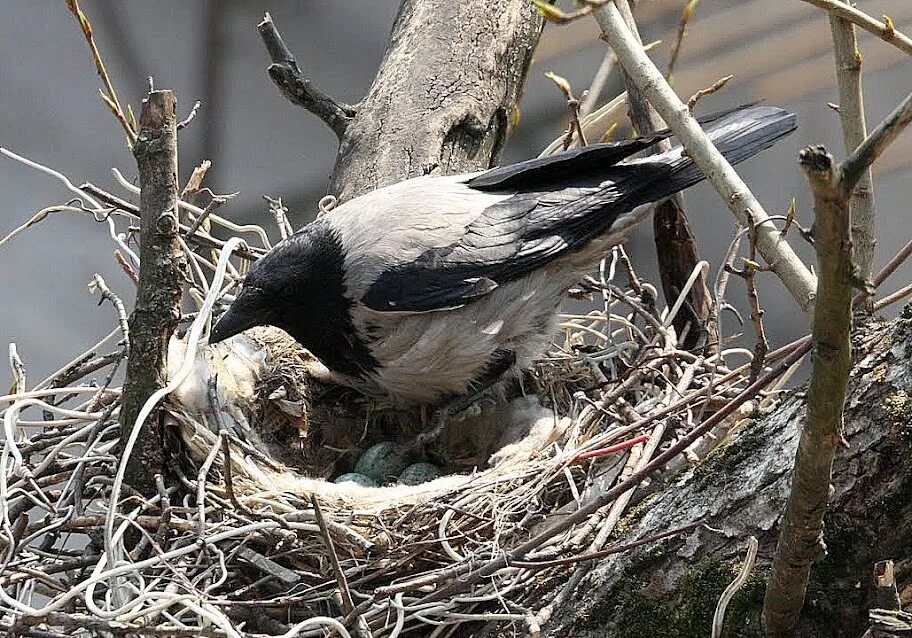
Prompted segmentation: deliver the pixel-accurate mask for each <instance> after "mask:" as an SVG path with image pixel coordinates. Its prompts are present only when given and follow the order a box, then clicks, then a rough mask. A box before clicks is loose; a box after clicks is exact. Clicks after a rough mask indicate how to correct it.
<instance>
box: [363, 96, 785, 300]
mask: <svg viewBox="0 0 912 638" xmlns="http://www.w3.org/2000/svg"><path fill="white" fill-rule="evenodd" d="M707 119H708V120H709V122H710V124H709V126H707V132H708V133H709V134H710V136H711V137H712V138H713V141H714V143H715V145H716V147H717V148H718V149H719V150H720V151H721V152H722V154H723V155H725V157H726V158H727V159H728V160H729V162H731V163H733V164H734V163H738V162H741V161H743V160H745V159H747V158H749V157H751V156H753V155H755V154H756V153H758V152H760V151H762V150H764V149H766V148H769V147H770V146H772V145H773V143H774V142H775V141H776V140H778V139H780V138H781V137H783V136H785V135H787V134H789V133H791V132H792V131H794V130H795V128H796V123H795V116H794V114H792V113H788V112H787V111H784V110H782V109H778V108H775V107H767V106H753V107H747V108H742V109H739V110H735V111H733V112H728V113H726V114H723V115H721V116H713V117H711V118H707ZM662 135H664V133H662V134H658V136H659V137H660V138H661V136H662ZM650 139H652V138H650ZM633 142H635V140H634V141H633ZM643 143H644V144H646V141H644V142H643ZM654 143H655V140H654V139H652V141H649V143H648V144H646V146H649V145H651V144H654ZM637 146H638V145H637V144H634V143H632V142H628V143H620V144H615V145H610V146H608V147H604V146H602V145H596V146H589V147H585V148H582V149H578V150H577V151H574V152H572V153H570V154H559V155H556V156H552V157H551V158H543V159H547V160H551V161H549V162H543V161H542V160H531V161H530V162H522V163H520V164H519V165H515V166H512V167H509V166H508V167H504V168H501V169H493V170H492V171H488V172H486V173H483V174H482V175H480V176H478V177H475V178H472V179H470V180H468V181H467V185H468V186H470V187H471V188H473V189H474V188H476V184H480V187H479V188H478V190H486V191H491V190H497V191H501V190H506V191H512V192H514V194H513V195H512V196H511V197H509V198H508V199H505V200H504V201H501V202H500V203H498V204H495V205H493V206H490V207H488V208H487V209H485V210H484V212H483V213H482V214H481V215H480V216H479V217H478V218H477V219H476V220H475V221H474V222H473V223H472V224H470V225H469V226H468V227H467V228H466V230H465V232H464V233H463V235H462V237H460V238H459V240H458V241H455V242H453V243H452V244H450V245H448V246H445V247H443V248H434V249H430V250H427V251H425V252H424V253H422V254H421V255H420V256H419V257H418V258H416V259H415V260H414V261H411V262H409V263H406V264H403V265H401V266H397V267H395V268H391V269H389V270H386V271H384V272H383V273H381V274H380V276H379V277H378V278H377V279H376V281H374V282H373V284H372V285H371V286H370V288H369V289H368V290H367V292H366V294H365V295H364V297H363V299H362V302H363V303H364V304H365V305H367V306H368V307H369V308H372V309H374V310H380V311H400V312H402V311H405V312H426V311H432V310H441V309H445V308H453V307H458V306H462V305H465V304H467V303H470V302H471V301H473V300H475V299H478V298H479V297H482V296H484V295H486V294H488V293H490V292H491V291H492V290H494V289H496V288H497V286H499V285H501V284H503V283H506V282H509V281H512V280H515V279H518V278H520V277H522V276H523V275H525V274H527V273H529V272H531V271H532V270H535V269H537V268H540V267H542V266H544V265H545V264H547V263H549V262H550V261H552V260H553V259H555V258H557V257H559V256H561V255H563V254H566V253H567V252H569V251H573V250H576V249H578V248H580V247H582V246H583V245H585V244H586V243H587V242H589V241H591V240H592V239H594V238H595V237H598V236H599V235H602V234H605V233H607V232H609V231H610V230H611V227H612V225H613V224H614V223H615V221H617V219H618V217H620V216H621V215H623V214H625V213H627V212H630V211H631V210H633V209H634V208H636V207H637V206H640V205H642V204H648V203H651V202H655V201H659V200H662V199H664V198H667V197H670V196H671V195H673V194H675V193H677V192H678V191H681V190H684V189H685V188H688V187H689V186H692V185H693V184H696V183H697V182H699V181H701V180H702V179H703V174H702V173H701V172H700V171H699V169H697V167H696V166H695V165H694V164H693V162H692V160H690V158H689V157H687V156H685V155H683V154H680V153H670V154H662V155H657V156H655V160H654V161H648V159H647V160H639V161H637V162H635V163H631V164H615V165H609V166H605V165H603V164H595V163H594V162H593V161H592V158H595V157H599V158H602V159H603V160H605V159H606V158H612V157H618V156H619V155H621V154H622V153H626V155H623V156H622V157H621V159H623V157H627V156H629V155H630V154H632V153H635V152H636V151H637V150H639V149H638V148H637ZM563 155H569V157H568V159H567V161H568V162H569V163H570V164H571V165H572V166H573V167H574V169H575V170H567V169H566V167H564V166H562V165H561V162H560V158H561V157H562V156H563ZM614 161H618V160H614ZM586 167H589V168H588V169H587V168H586ZM490 173H495V175H494V176H492V177H489V178H488V179H483V178H486V177H488V176H489V174H490ZM555 175H556V176H557V177H554V176H555ZM476 180H482V181H481V182H477V181H476Z"/></svg>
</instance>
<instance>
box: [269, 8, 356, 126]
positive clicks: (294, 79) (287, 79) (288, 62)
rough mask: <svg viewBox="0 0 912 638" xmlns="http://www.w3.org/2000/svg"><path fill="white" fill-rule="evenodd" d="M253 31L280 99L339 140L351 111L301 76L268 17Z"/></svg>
mask: <svg viewBox="0 0 912 638" xmlns="http://www.w3.org/2000/svg"><path fill="white" fill-rule="evenodd" d="M257 31H259V32H260V37H261V38H262V39H263V44H264V45H266V50H267V51H268V52H269V57H270V59H271V60H272V64H270V65H269V68H268V72H269V77H270V78H272V81H273V82H274V83H275V85H276V86H277V87H279V90H280V91H281V92H282V95H284V96H285V97H286V98H288V99H289V100H290V101H291V102H292V104H297V105H298V106H302V107H304V108H305V109H307V110H308V111H310V112H311V113H313V114H314V115H316V116H317V117H319V118H320V119H321V120H323V122H324V123H326V125H327V126H328V127H329V128H331V129H332V130H333V132H334V133H335V134H336V136H337V137H338V138H339V139H342V136H343V135H344V134H345V129H346V128H347V127H348V123H349V122H350V121H351V119H352V118H353V117H354V116H355V109H354V107H352V106H349V105H348V104H345V103H343V102H338V101H336V100H335V99H334V98H333V97H332V96H330V95H328V94H326V93H324V92H323V91H321V90H320V89H319V88H317V86H316V85H315V84H314V83H313V81H312V80H309V79H308V78H307V77H306V76H305V75H304V73H303V71H301V68H300V67H299V66H298V62H297V60H296V59H295V57H294V54H293V53H292V52H291V50H290V49H289V48H288V46H287V45H286V44H285V41H284V40H282V36H281V34H280V33H279V30H278V29H277V28H276V26H275V23H274V22H273V21H272V16H270V15H269V14H268V13H267V14H266V15H265V16H264V17H263V21H262V22H260V23H259V24H258V25H257Z"/></svg>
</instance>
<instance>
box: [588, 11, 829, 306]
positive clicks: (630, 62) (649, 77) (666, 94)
mask: <svg viewBox="0 0 912 638" xmlns="http://www.w3.org/2000/svg"><path fill="white" fill-rule="evenodd" d="M595 17H596V19H597V20H598V23H599V26H600V27H601V29H602V32H603V33H604V35H605V39H606V40H607V41H608V43H609V45H611V47H612V48H613V49H614V51H615V53H616V54H617V56H618V60H620V62H621V64H622V65H623V66H624V68H625V70H626V71H627V73H628V74H629V75H630V77H631V79H632V80H633V81H634V82H635V83H636V84H637V85H638V86H639V87H640V88H641V89H642V91H643V93H644V94H645V95H646V98H647V99H648V100H649V101H650V103H652V105H653V106H654V107H655V109H656V110H657V111H658V112H659V114H660V115H661V116H662V117H663V118H664V119H665V121H666V122H667V123H668V126H669V127H670V128H671V129H672V130H673V131H674V132H675V135H677V137H678V139H680V140H681V143H682V144H683V145H684V148H685V150H686V151H687V153H688V154H689V155H690V157H692V158H693V160H694V163H696V165H697V166H698V167H699V168H700V170H702V171H703V173H704V174H705V175H706V177H707V179H708V180H709V181H710V183H712V185H713V186H714V187H715V188H716V190H717V191H718V192H719V194H720V195H721V196H722V199H723V200H724V201H725V203H726V205H727V206H728V207H729V209H730V210H731V211H732V213H734V215H735V216H736V217H737V218H738V220H739V221H740V222H741V223H742V224H744V225H745V226H747V225H749V224H750V223H751V221H750V220H751V219H753V220H754V222H755V223H756V226H757V248H758V249H759V250H760V253H761V254H762V255H763V257H764V258H765V259H766V260H767V262H769V263H770V265H771V267H772V270H773V272H775V273H776V275H778V276H779V278H780V279H781V280H782V283H783V284H785V287H786V288H787V289H788V290H789V292H790V293H791V294H792V297H794V298H795V300H796V301H797V302H798V305H799V306H800V307H801V309H802V310H803V311H805V312H806V313H807V314H808V315H812V314H813V308H814V294H815V290H816V287H817V281H816V278H815V277H814V275H813V274H811V272H810V270H808V268H807V266H805V265H804V263H802V261H801V259H799V257H798V255H796V254H795V252H794V250H792V247H791V246H790V245H789V244H788V242H786V241H785V240H784V239H783V238H782V237H781V235H780V233H779V231H778V229H777V228H776V227H775V225H774V224H772V223H770V222H769V221H768V220H769V215H767V213H766V211H765V210H763V207H762V206H761V205H760V203H759V202H758V201H757V199H756V198H755V197H754V196H753V194H752V193H751V192H750V189H749V188H748V187H747V185H746V184H745V183H744V181H743V180H742V179H741V177H740V176H739V175H738V174H737V173H736V172H735V170H734V169H733V168H732V167H731V165H730V164H729V163H728V161H726V160H725V158H724V157H723V156H722V154H721V153H720V152H719V151H718V150H717V149H716V148H715V146H713V144H712V142H710V140H709V138H708V137H707V136H706V133H705V132H704V131H703V129H702V128H701V127H700V125H699V124H698V123H697V121H696V120H695V119H694V118H693V116H691V114H690V110H689V109H688V108H687V106H686V105H685V104H683V103H682V102H681V100H680V98H679V97H678V96H677V94H676V93H675V92H674V91H673V90H672V88H671V87H670V86H669V85H668V82H666V81H665V78H664V77H662V74H661V73H660V72H659V70H658V69H657V68H656V67H655V65H654V64H653V63H652V61H651V60H650V59H649V58H648V57H647V56H646V55H645V54H643V52H642V47H641V46H640V45H639V43H638V41H637V39H636V38H635V37H634V36H633V34H631V33H630V30H629V29H628V28H627V25H626V24H625V23H624V19H623V18H622V17H621V14H620V13H619V11H618V9H617V7H615V5H614V4H611V3H609V4H606V5H604V6H602V7H600V8H599V9H598V10H597V11H595ZM748 213H749V214H748Z"/></svg>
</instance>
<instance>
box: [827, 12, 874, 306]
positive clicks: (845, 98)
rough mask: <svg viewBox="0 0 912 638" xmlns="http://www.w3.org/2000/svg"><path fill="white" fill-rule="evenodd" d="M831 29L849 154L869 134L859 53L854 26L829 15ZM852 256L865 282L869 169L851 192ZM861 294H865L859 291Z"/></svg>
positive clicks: (870, 262)
mask: <svg viewBox="0 0 912 638" xmlns="http://www.w3.org/2000/svg"><path fill="white" fill-rule="evenodd" d="M830 29H831V30H832V32H833V54H834V56H835V59H836V80H837V82H838V84H839V119H840V120H841V121H842V137H843V140H844V141H845V149H846V153H851V152H852V151H854V150H855V149H856V148H858V146H859V145H860V144H861V143H862V142H863V141H864V139H865V138H866V137H867V135H868V131H867V125H866V124H865V112H864V93H863V92H862V88H861V63H862V58H861V53H859V51H858V41H857V38H856V37H855V25H853V24H852V23H851V22H849V21H848V20H845V19H843V18H840V17H839V16H837V15H836V14H834V13H831V14H830ZM850 210H851V214H852V250H853V253H852V258H853V260H854V261H855V266H856V267H857V268H858V276H859V277H860V278H861V279H862V280H864V281H868V280H869V279H871V274H872V270H873V269H874V244H875V242H876V237H875V229H874V225H875V222H874V219H875V216H874V181H873V178H872V177H871V168H870V167H868V169H867V170H866V171H864V172H863V173H862V175H861V178H860V179H859V180H858V183H857V184H856V185H855V188H854V190H853V191H852V201H851V204H850ZM862 294H864V293H862ZM865 297H866V298H865V306H867V307H868V308H869V309H870V305H871V297H870V296H867V295H866V296H865Z"/></svg>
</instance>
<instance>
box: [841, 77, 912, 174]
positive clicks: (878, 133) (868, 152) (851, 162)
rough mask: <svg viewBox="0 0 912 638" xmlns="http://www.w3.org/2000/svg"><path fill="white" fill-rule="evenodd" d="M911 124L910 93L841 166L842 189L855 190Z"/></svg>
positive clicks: (911, 106)
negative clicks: (878, 159)
mask: <svg viewBox="0 0 912 638" xmlns="http://www.w3.org/2000/svg"><path fill="white" fill-rule="evenodd" d="M909 122H912V93H909V95H907V96H906V97H905V99H904V100H903V101H902V102H900V103H899V106H897V107H896V108H895V109H893V112H892V113H890V114H889V115H888V116H887V117H886V118H884V120H883V121H882V122H881V123H880V124H878V125H877V128H875V129H874V130H873V131H871V134H870V135H868V136H867V137H866V138H865V140H864V141H863V142H862V143H861V144H859V145H858V148H856V149H855V151H854V152H853V153H852V154H851V155H849V156H848V157H847V158H846V159H845V161H844V162H843V163H842V164H841V165H840V167H839V174H840V177H839V181H840V183H841V186H842V188H845V189H848V190H849V191H851V190H852V189H853V188H855V185H856V184H857V183H858V181H859V180H860V179H861V178H862V176H863V175H864V174H865V171H867V170H868V168H869V167H870V166H871V164H873V163H874V162H875V161H877V158H878V157H880V155H881V153H883V152H884V151H885V150H886V148H887V147H888V146H889V145H890V144H892V143H893V140H895V139H896V138H897V137H899V134H900V133H902V132H903V130H904V129H905V128H906V126H908V125H909Z"/></svg>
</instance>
